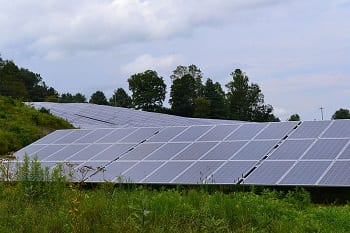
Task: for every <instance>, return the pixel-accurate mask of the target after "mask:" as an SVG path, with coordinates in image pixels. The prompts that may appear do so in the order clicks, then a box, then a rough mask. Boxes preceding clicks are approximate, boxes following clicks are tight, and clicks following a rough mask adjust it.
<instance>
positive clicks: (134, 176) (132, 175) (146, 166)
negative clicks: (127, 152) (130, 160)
mask: <svg viewBox="0 0 350 233" xmlns="http://www.w3.org/2000/svg"><path fill="white" fill-rule="evenodd" d="M162 163H163V162H139V163H137V164H136V165H135V166H134V167H132V168H131V169H129V170H128V171H126V172H125V173H123V175H122V177H123V179H124V181H127V182H132V183H140V182H141V180H143V179H144V178H145V177H146V176H147V175H148V174H150V173H151V172H152V171H153V170H155V169H156V168H158V167H159V166H160V165H161V164H162Z"/></svg>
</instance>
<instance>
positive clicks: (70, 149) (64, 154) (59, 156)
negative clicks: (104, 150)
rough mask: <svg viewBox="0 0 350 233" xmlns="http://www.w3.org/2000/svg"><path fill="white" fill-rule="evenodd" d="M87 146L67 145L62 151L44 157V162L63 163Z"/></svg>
mask: <svg viewBox="0 0 350 233" xmlns="http://www.w3.org/2000/svg"><path fill="white" fill-rule="evenodd" d="M87 146H88V145H82V144H73V145H68V146H66V147H64V148H63V149H62V150H59V151H57V152H56V153H53V154H52V155H50V156H48V157H46V158H45V159H44V160H46V161H64V160H66V159H67V158H68V157H70V156H72V155H74V154H75V153H77V152H78V151H81V150H82V149H84V148H86V147H87Z"/></svg>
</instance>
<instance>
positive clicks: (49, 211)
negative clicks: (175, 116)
mask: <svg viewBox="0 0 350 233" xmlns="http://www.w3.org/2000/svg"><path fill="white" fill-rule="evenodd" d="M16 169H17V170H16V171H15V173H14V174H15V178H16V179H17V181H16V182H2V183H0V232H298V233H299V232H350V206H349V205H348V204H345V205H337V206H336V205H327V206H326V205H320V204H314V203H312V202H311V200H310V195H309V193H308V192H306V191H304V190H303V189H297V190H296V191H293V192H291V191H289V192H282V191H274V190H271V189H270V190H263V191H262V192H259V194H257V193H255V192H254V191H250V192H235V191H232V192H229V193H223V192H221V191H213V190H209V189H205V187H204V188H198V187H197V188H188V187H187V188H186V187H173V188H160V189H154V188H153V187H146V186H137V185H131V186H123V185H114V184H110V183H103V184H100V185H97V186H91V187H87V186H86V185H84V184H78V183H70V182H67V179H69V177H67V178H66V177H64V176H62V173H61V169H62V168H60V167H59V168H57V169H55V170H53V171H52V172H48V170H47V169H41V167H40V163H38V162H37V161H35V160H34V161H29V160H28V159H26V160H25V162H24V163H23V164H21V165H20V166H18V167H17V168H16ZM252 190H253V189H252Z"/></svg>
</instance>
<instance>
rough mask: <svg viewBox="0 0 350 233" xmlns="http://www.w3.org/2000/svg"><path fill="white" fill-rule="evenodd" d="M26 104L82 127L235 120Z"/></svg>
mask: <svg viewBox="0 0 350 233" xmlns="http://www.w3.org/2000/svg"><path fill="white" fill-rule="evenodd" d="M28 104H29V105H32V106H33V107H35V108H37V109H40V108H46V109H49V110H50V112H51V113H52V114H53V115H56V116H59V117H61V118H63V119H66V120H67V121H69V122H70V123H71V124H72V125H73V126H75V127H76V128H82V129H90V128H120V127H149V126H188V125H214V124H232V123H235V121H231V120H217V119H201V118H187V117H180V116H174V115H167V114H162V113H154V112H145V111H141V110H134V109H129V108H121V107H112V106H106V105H96V104H89V103H51V102H34V103H28Z"/></svg>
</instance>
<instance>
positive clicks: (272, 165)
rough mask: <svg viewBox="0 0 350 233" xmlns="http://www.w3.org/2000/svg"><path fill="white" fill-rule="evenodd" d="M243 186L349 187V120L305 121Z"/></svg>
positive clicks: (248, 177)
mask: <svg viewBox="0 0 350 233" xmlns="http://www.w3.org/2000/svg"><path fill="white" fill-rule="evenodd" d="M244 183H245V184H261V185H320V186H350V121H349V120H337V121H310V122H302V124H301V125H300V126H299V127H298V128H297V129H296V130H295V131H294V132H293V133H291V134H290V135H289V137H288V138H287V139H286V140H284V141H283V142H282V143H281V144H280V146H278V147H277V148H276V149H275V150H274V151H273V152H272V153H271V154H270V155H269V156H268V158H267V159H266V160H265V161H264V162H263V163H261V164H260V165H259V166H257V168H256V169H254V171H253V172H252V173H251V174H250V175H249V176H247V177H246V178H245V179H244Z"/></svg>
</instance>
